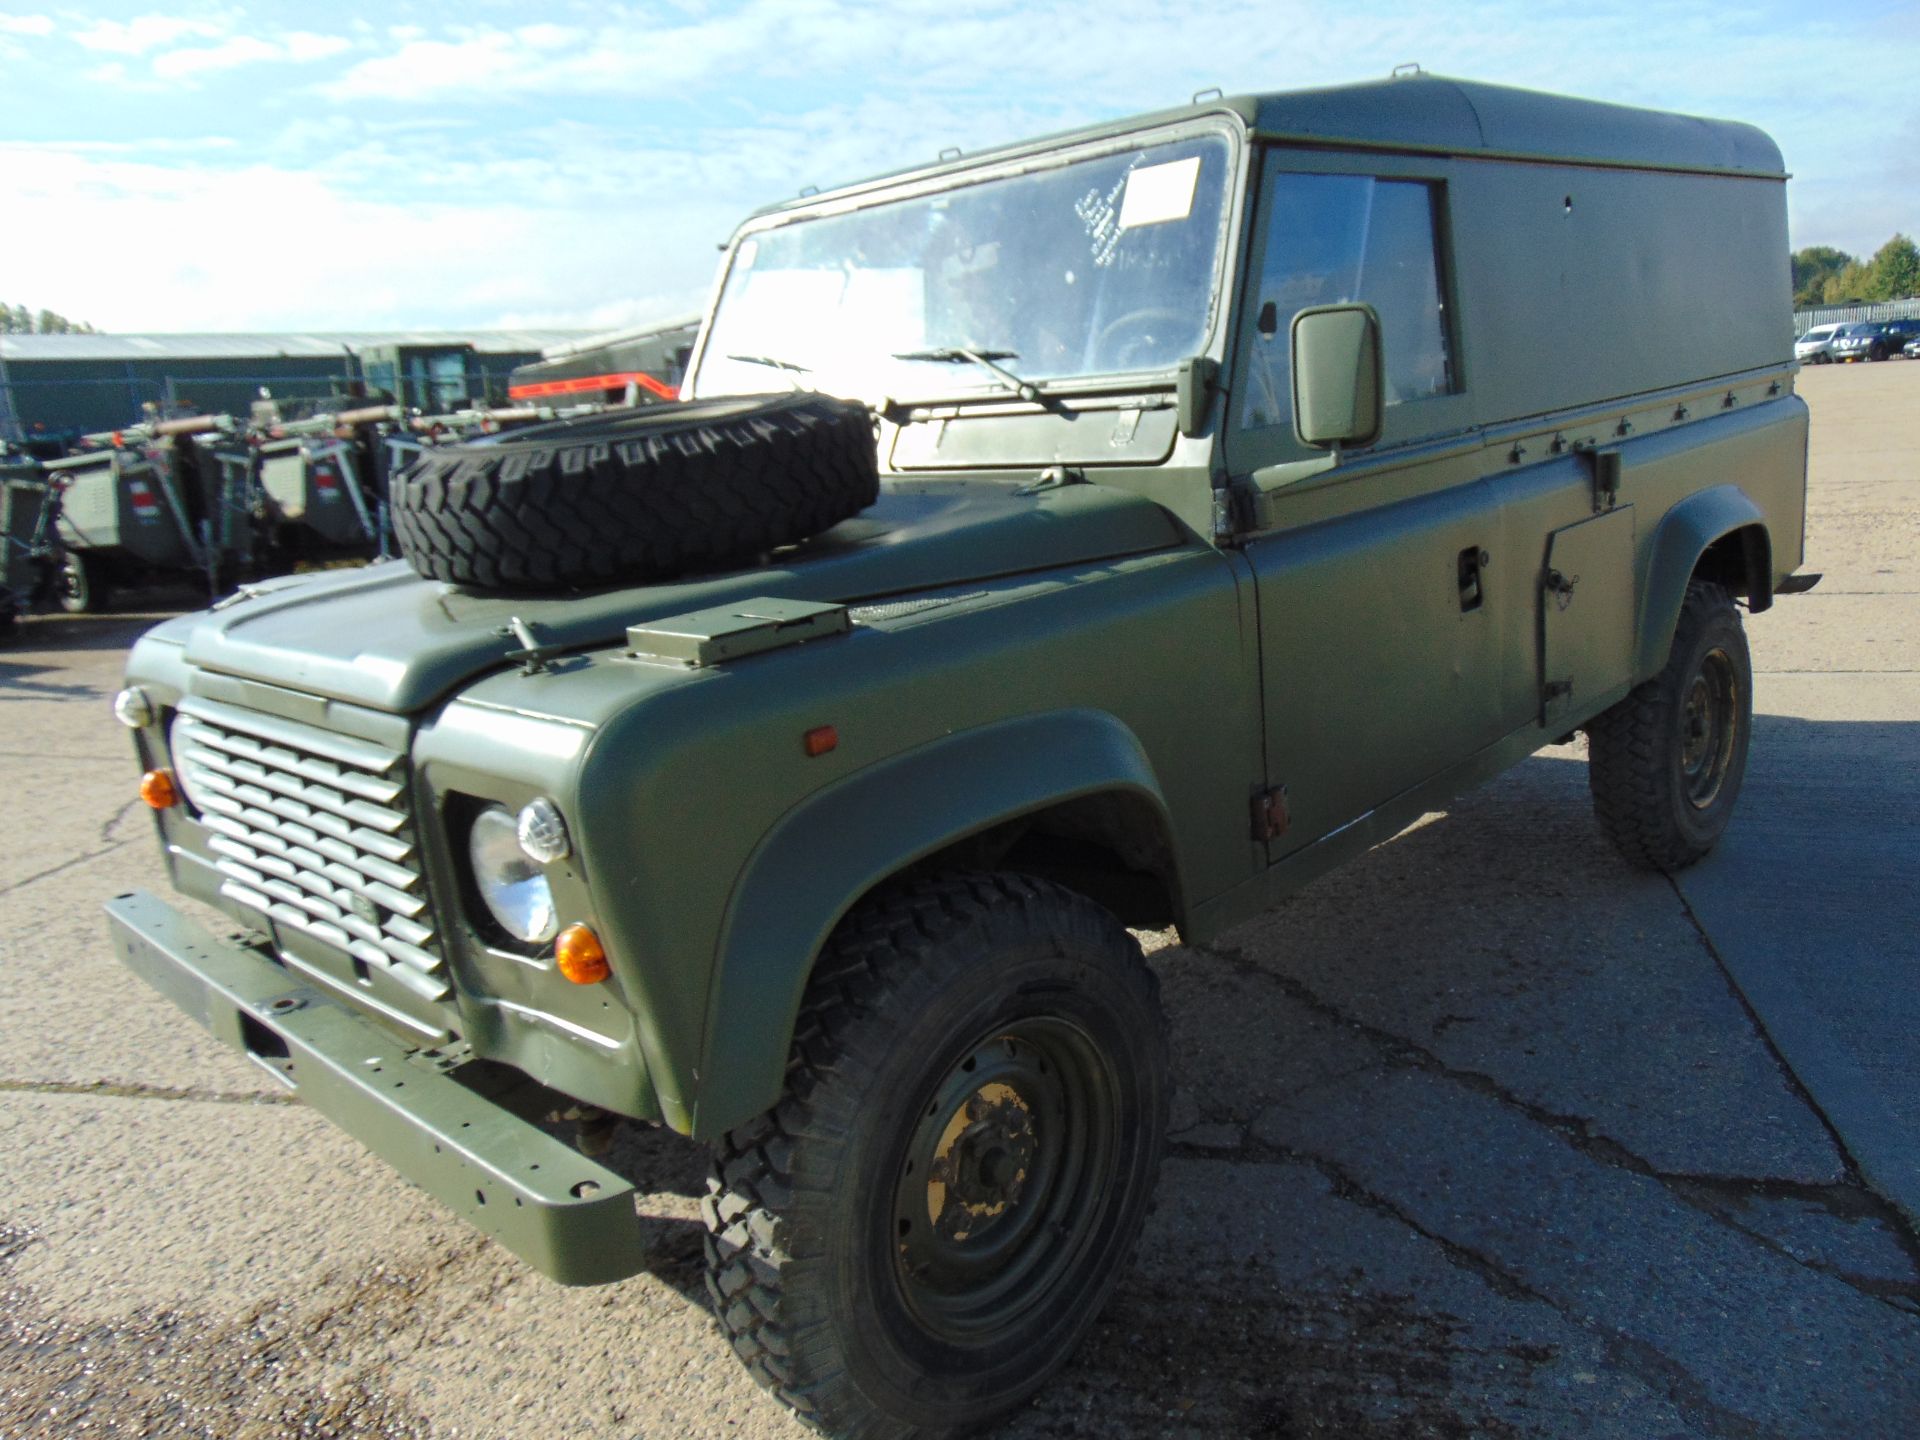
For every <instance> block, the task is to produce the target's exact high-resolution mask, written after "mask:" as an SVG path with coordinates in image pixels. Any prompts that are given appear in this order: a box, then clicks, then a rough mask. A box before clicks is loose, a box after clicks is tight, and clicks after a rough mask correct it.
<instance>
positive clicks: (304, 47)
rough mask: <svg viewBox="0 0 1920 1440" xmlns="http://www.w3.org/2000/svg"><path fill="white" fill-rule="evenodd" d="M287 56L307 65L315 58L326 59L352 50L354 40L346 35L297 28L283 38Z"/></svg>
mask: <svg viewBox="0 0 1920 1440" xmlns="http://www.w3.org/2000/svg"><path fill="white" fill-rule="evenodd" d="M280 43H281V45H282V46H284V47H285V49H286V52H287V58H288V59H289V60H293V61H296V62H298V63H300V64H302V65H305V64H307V63H309V62H311V61H314V60H326V59H330V58H331V57H333V56H335V55H338V54H340V53H341V52H342V51H344V50H351V49H352V48H353V42H352V41H351V40H349V39H347V38H346V37H345V36H344V35H316V34H314V33H313V32H312V31H311V30H295V31H293V32H292V33H291V34H288V35H285V36H283V37H282V38H281V41H280Z"/></svg>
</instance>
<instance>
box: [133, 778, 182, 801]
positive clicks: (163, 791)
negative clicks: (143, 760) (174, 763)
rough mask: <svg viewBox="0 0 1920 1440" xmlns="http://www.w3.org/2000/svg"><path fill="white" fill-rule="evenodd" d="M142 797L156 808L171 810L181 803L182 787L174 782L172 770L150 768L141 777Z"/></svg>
mask: <svg viewBox="0 0 1920 1440" xmlns="http://www.w3.org/2000/svg"><path fill="white" fill-rule="evenodd" d="M140 798H141V799H142V800H144V801H146V802H147V804H149V805H151V806H152V807H153V808H154V809H156V810H171V809H172V808H173V807H174V806H176V805H178V804H179V803H180V787H179V786H177V785H175V784H174V783H173V772H172V771H171V770H149V771H147V773H146V774H144V775H142V776H141V777H140Z"/></svg>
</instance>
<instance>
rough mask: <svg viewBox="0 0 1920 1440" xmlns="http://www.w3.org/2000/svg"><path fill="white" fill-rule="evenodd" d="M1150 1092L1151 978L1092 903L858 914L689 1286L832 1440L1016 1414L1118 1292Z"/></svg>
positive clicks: (964, 878) (820, 980)
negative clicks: (701, 1268)
mask: <svg viewBox="0 0 1920 1440" xmlns="http://www.w3.org/2000/svg"><path fill="white" fill-rule="evenodd" d="M1168 1092H1169V1081H1168V1078H1167V1044H1166V1026H1165V1021H1164V1018H1163V1016H1162V1013H1161V1010H1160V1004H1159V995H1158V989H1157V986H1156V983H1155V981H1154V977H1153V975H1152V973H1151V972H1150V971H1149V970H1148V969H1147V967H1146V964H1145V962H1144V961H1143V960H1142V958H1141V955H1140V949H1139V946H1138V945H1137V944H1135V943H1134V941H1133V939H1132V937H1131V936H1129V935H1128V934H1127V932H1126V931H1125V930H1124V929H1122V928H1121V926H1120V924H1119V922H1118V921H1117V920H1115V919H1114V918H1113V916H1111V915H1110V914H1108V913H1107V912H1106V911H1105V910H1103V909H1101V908H1100V907H1099V906H1097V905H1095V904H1093V903H1092V902H1091V901H1089V900H1086V899H1084V898H1082V897H1081V896H1079V895H1076V894H1074V893H1072V892H1070V891H1067V890H1064V889H1061V888H1059V887H1057V886H1054V885H1051V884H1047V883H1045V882H1042V881H1038V880H1032V879H1027V878H1024V877H1020V876H1010V875H985V874H979V875H948V876H941V877H937V878H933V879H928V880H923V881H920V882H917V883H914V884H911V885H908V886H904V887H901V888H899V889H896V890H894V891H892V892H891V893H890V894H888V895H885V896H883V897H881V898H878V899H876V900H874V901H870V902H868V903H867V904H865V905H863V906H862V907H861V908H860V909H858V910H856V911H855V912H854V913H853V914H852V915H850V916H849V917H848V919H847V920H846V921H845V922H843V923H842V925H841V927H840V929H839V931H838V932H837V933H836V935H835V937H834V939H833V941H832V942H831V943H830V944H829V946H828V949H827V951H826V953H825V954H823V956H822V957H821V960H820V964H819V967H818V969H817V971H816V973H815V976H814V979H813V981H812V982H811V984H810V986H809V988H808V991H807V996H806V1000H805V1003H804V1005H803V1007H802V1010H801V1015H800V1019H799V1022H798V1025H797V1027H796V1031H795V1040H794V1051H793V1059H792V1062H791V1065H790V1067H789V1070H788V1090H787V1094H786V1096H785V1098H784V1099H782V1100H781V1101H780V1103H779V1104H778V1105H776V1106H775V1107H774V1108H773V1109H772V1110H770V1111H768V1112H767V1113H766V1114H764V1115H762V1116H760V1117H758V1118H757V1119H755V1120H753V1121H751V1122H749V1123H748V1124H746V1125H745V1126H742V1127H741V1128H740V1129H738V1130H736V1131H734V1132H732V1133H731V1134H729V1135H728V1136H727V1137H726V1138H725V1139H724V1140H723V1141H721V1142H720V1143H719V1144H718V1145H717V1146H716V1147H715V1155H714V1164H713V1170H712V1174H711V1176H710V1178H709V1180H708V1194H707V1198H706V1200H705V1201H704V1203H703V1206H702V1210H703V1214H704V1216H705V1219H706V1223H707V1230H708V1236H707V1242H706V1257H707V1285H708V1289H709V1291H710V1293H711V1295H712V1297H713V1302H714V1306H715V1309H716V1311H717V1313H718V1315H719V1317H720V1323H721V1327H722V1329H723V1330H724V1331H725V1332H726V1334H727V1336H728V1338H729V1340H730V1341H731V1342H732V1345H733V1348H734V1350H735V1352H736V1353H737V1354H738V1355H739V1356H740V1358H741V1359H742V1360H743V1361H745V1362H746V1364H747V1366H748V1368H749V1370H750V1371H751V1372H752V1373H753V1375H754V1377H755V1378H756V1379H758V1380H759V1381H760V1382H761V1383H762V1384H763V1385H766V1386H767V1387H768V1388H769V1389H771V1390H773V1391H775V1392H776V1393H777V1394H778V1395H779V1396H780V1397H781V1398H782V1399H783V1400H785V1401H786V1402H787V1403H788V1404H789V1405H791V1406H792V1407H793V1408H794V1409H795V1410H797V1411H799V1412H800V1413H801V1414H802V1415H804V1416H805V1417H806V1418H807V1419H808V1420H810V1421H812V1422H813V1423H814V1424H815V1425H817V1426H819V1427H820V1428H822V1429H824V1430H825V1431H827V1432H828V1433H829V1434H834V1435H858V1436H861V1437H867V1440H878V1437H892V1436H907V1435H914V1434H919V1433H923V1432H945V1431H948V1430H955V1429H965V1428H968V1427H971V1426H976V1425H980V1424H982V1423H984V1422H985V1421H987V1420H990V1419H992V1418H993V1417H994V1416H996V1415H1000V1414H1002V1413H1004V1412H1005V1411H1007V1410H1009V1409H1011V1408H1012V1407H1013V1406H1015V1405H1017V1404H1019V1403H1020V1401H1022V1400H1023V1399H1025V1398H1026V1397H1027V1396H1028V1395H1030V1394H1031V1393H1032V1392H1033V1391H1034V1390H1035V1389H1037V1388H1038V1387H1039V1386H1040V1385H1041V1384H1042V1383H1043V1382H1044V1381H1045V1380H1046V1379H1047V1378H1048V1376H1050V1375H1051V1374H1053V1373H1054V1371H1056V1370H1057V1369H1058V1368H1059V1367H1060V1366H1061V1365H1062V1364H1063V1363H1064V1362H1065V1361H1066V1359H1067V1356H1068V1355H1069V1354H1070V1353H1071V1352H1072V1349H1073V1347H1074V1346H1075V1345H1076V1344H1077V1343H1078V1342H1079V1341H1080V1339H1081V1337H1082V1336H1083V1335H1084V1334H1085V1333H1086V1331H1087V1329H1088V1327H1089V1326H1091V1325H1092V1323H1093V1321H1094V1319H1095V1317H1096V1316H1097V1315H1098V1314H1099V1311H1100V1308H1101V1306H1102V1305H1103V1304H1104V1303H1105V1302H1106V1299H1107V1297H1108V1295H1109V1294H1110V1293H1111V1292H1112V1290H1113V1287H1114V1285H1115V1283H1116V1282H1117V1280H1118V1279H1119V1276H1120V1273H1121V1271H1122V1269H1123V1268H1124V1265H1125V1262H1126V1259H1127V1256H1128V1254H1129V1253H1130V1252H1131V1250H1132V1248H1133V1245H1134V1242H1135V1240H1136V1239H1137V1238H1138V1236H1139V1233H1140V1229H1141V1226H1142V1224H1143V1223H1144V1221H1145V1217H1146V1213H1147V1208H1148V1202H1149V1200H1150V1198H1151V1196H1152V1193H1153V1187H1154V1182H1155V1179H1156V1177H1157V1175H1158V1173H1159V1166H1160V1155H1161V1150H1162V1148H1163V1147H1164V1144H1165V1137H1166V1126H1167V1099H1168Z"/></svg>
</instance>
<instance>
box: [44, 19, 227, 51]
mask: <svg viewBox="0 0 1920 1440" xmlns="http://www.w3.org/2000/svg"><path fill="white" fill-rule="evenodd" d="M225 33H226V30H225V29H224V28H223V27H221V26H219V25H214V24H211V23H209V22H208V21H205V20H187V19H183V18H181V17H178V16H173V15H141V16H139V17H137V18H135V19H132V20H96V21H95V22H94V23H93V24H92V25H90V26H89V27H88V28H86V29H85V30H76V31H74V32H73V37H72V38H73V40H74V43H76V44H78V45H81V46H84V47H85V48H86V49H88V50H100V51H105V52H106V53H107V54H110V55H144V54H146V53H147V51H149V50H156V49H158V48H160V47H161V46H163V45H171V44H173V43H174V42H175V41H176V40H186V39H198V40H213V39H217V38H219V37H220V36H221V35H224V34H225Z"/></svg>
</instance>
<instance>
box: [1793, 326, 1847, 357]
mask: <svg viewBox="0 0 1920 1440" xmlns="http://www.w3.org/2000/svg"><path fill="white" fill-rule="evenodd" d="M1844 328H1845V327H1844V326H1840V325H1822V326H1819V327H1818V328H1817V329H1813V330H1809V331H1807V333H1806V334H1804V335H1802V336H1801V337H1800V338H1799V339H1798V340H1796V341H1794V342H1793V358H1794V359H1796V360H1798V361H1799V362H1800V363H1801V364H1803V365H1827V364H1831V363H1832V361H1833V354H1832V351H1833V342H1834V341H1835V340H1837V339H1838V338H1839V336H1840V332H1841V330H1842V329H1844Z"/></svg>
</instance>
